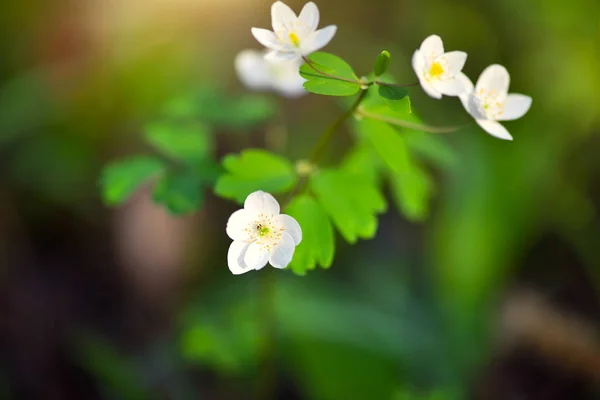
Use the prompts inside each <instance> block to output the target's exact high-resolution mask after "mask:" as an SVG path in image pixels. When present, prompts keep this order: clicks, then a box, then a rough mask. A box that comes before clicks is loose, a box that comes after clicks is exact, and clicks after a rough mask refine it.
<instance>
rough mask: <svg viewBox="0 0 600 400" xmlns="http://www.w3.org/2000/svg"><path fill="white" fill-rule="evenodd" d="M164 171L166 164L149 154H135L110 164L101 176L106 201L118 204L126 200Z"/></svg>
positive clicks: (103, 195)
mask: <svg viewBox="0 0 600 400" xmlns="http://www.w3.org/2000/svg"><path fill="white" fill-rule="evenodd" d="M164 171H165V164H164V163H163V162H162V161H161V160H159V159H157V158H155V157H149V156H135V157H131V158H128V159H125V160H120V161H114V162H112V163H110V164H108V165H107V166H106V167H105V168H104V171H103V172H102V177H101V178H100V184H101V186H102V197H103V199H104V203H105V204H107V205H109V206H116V205H119V204H121V203H123V202H125V201H126V200H128V199H129V198H130V197H131V195H132V194H133V193H134V192H135V190H136V189H137V188H139V187H140V186H141V185H142V184H143V183H145V182H147V181H148V180H149V179H150V178H152V177H156V176H159V175H160V174H162V173H164Z"/></svg>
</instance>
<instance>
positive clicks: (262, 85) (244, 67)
mask: <svg viewBox="0 0 600 400" xmlns="http://www.w3.org/2000/svg"><path fill="white" fill-rule="evenodd" d="M234 67H235V72H236V74H237V76H238V78H239V80H240V81H241V82H242V83H243V84H244V86H246V87H247V88H249V89H252V90H265V89H268V88H269V87H270V76H269V66H268V64H267V61H265V57H264V54H263V52H260V51H256V50H243V51H241V52H239V53H238V55H237V56H236V57H235V60H234Z"/></svg>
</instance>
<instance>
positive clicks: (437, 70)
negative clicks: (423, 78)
mask: <svg viewBox="0 0 600 400" xmlns="http://www.w3.org/2000/svg"><path fill="white" fill-rule="evenodd" d="M443 73H444V68H443V67H442V64H440V63H439V62H434V63H433V64H432V65H431V69H430V70H429V75H431V77H432V78H439V77H440V76H442V74H443Z"/></svg>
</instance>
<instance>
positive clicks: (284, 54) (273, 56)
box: [265, 51, 302, 63]
mask: <svg viewBox="0 0 600 400" xmlns="http://www.w3.org/2000/svg"><path fill="white" fill-rule="evenodd" d="M301 58H302V55H301V54H300V53H294V52H291V51H270V52H269V53H267V55H266V56H265V60H267V61H269V62H275V63H278V62H287V61H293V60H299V59H301Z"/></svg>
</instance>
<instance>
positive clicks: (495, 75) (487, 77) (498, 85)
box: [475, 64, 510, 100]
mask: <svg viewBox="0 0 600 400" xmlns="http://www.w3.org/2000/svg"><path fill="white" fill-rule="evenodd" d="M509 84H510V76H509V75H508V71H507V70H506V68H504V67H503V66H502V65H498V64H493V65H490V66H489V67H487V68H486V69H485V70H484V71H483V72H482V73H481V75H480V76H479V80H478V81H477V85H476V86H475V92H478V91H479V90H480V89H484V90H485V91H488V92H496V93H497V94H498V99H499V100H503V99H504V97H505V96H506V94H507V93H508V86H509Z"/></svg>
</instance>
